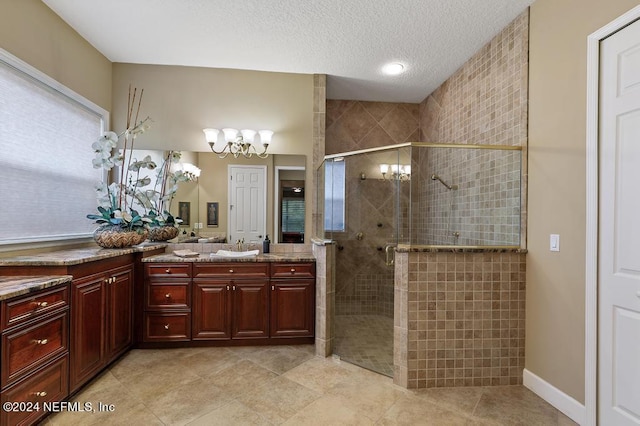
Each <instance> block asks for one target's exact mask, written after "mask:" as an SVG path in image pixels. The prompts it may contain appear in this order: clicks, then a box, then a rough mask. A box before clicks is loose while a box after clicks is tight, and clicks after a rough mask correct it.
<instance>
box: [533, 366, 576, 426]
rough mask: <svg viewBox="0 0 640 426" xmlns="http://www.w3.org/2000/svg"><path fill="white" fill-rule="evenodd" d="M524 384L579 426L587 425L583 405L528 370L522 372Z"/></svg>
mask: <svg viewBox="0 0 640 426" xmlns="http://www.w3.org/2000/svg"><path fill="white" fill-rule="evenodd" d="M522 384H523V385H524V386H525V387H526V388H528V389H530V390H531V391H532V392H533V393H535V394H536V395H538V396H539V397H540V398H542V399H544V400H545V401H547V402H548V403H549V404H551V405H553V406H554V407H556V408H557V409H558V410H559V411H561V412H562V413H563V414H564V415H565V416H567V417H569V418H570V419H571V420H573V421H574V422H576V423H578V424H579V425H584V424H585V419H586V414H587V410H586V409H585V406H584V405H583V404H581V403H579V402H578V401H576V400H575V399H573V398H572V397H570V396H569V395H567V394H566V393H564V392H562V391H561V390H560V389H558V388H556V387H554V386H553V385H551V384H550V383H548V382H546V381H544V380H543V379H541V378H540V377H538V376H536V375H535V374H533V373H532V372H531V371H529V370H527V369H526V368H525V369H524V371H523V372H522Z"/></svg>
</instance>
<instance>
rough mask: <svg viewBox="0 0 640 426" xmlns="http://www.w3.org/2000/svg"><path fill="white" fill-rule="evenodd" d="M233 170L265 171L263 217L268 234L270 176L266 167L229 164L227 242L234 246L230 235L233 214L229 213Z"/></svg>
mask: <svg viewBox="0 0 640 426" xmlns="http://www.w3.org/2000/svg"><path fill="white" fill-rule="evenodd" d="M233 168H243V169H263V170H264V216H263V217H262V228H263V229H264V233H265V234H266V233H267V208H268V205H269V203H268V200H267V189H268V188H267V187H268V185H267V179H268V176H269V173H268V168H267V166H266V165H261V164H255V165H248V164H229V165H227V242H228V243H230V244H232V243H233V241H229V233H230V232H231V213H230V212H229V207H230V205H231V170H232V169H233Z"/></svg>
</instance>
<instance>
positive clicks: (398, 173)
mask: <svg viewBox="0 0 640 426" xmlns="http://www.w3.org/2000/svg"><path fill="white" fill-rule="evenodd" d="M389 169H391V176H390V177H389V180H401V181H409V180H411V165H409V164H406V165H402V164H391V166H389V164H380V173H381V174H382V179H383V180H387V174H388V173H389Z"/></svg>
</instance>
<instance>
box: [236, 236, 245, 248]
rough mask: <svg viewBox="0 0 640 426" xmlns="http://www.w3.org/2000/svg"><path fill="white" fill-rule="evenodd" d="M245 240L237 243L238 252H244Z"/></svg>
mask: <svg viewBox="0 0 640 426" xmlns="http://www.w3.org/2000/svg"><path fill="white" fill-rule="evenodd" d="M243 245H244V238H243V239H241V240H237V241H236V251H243Z"/></svg>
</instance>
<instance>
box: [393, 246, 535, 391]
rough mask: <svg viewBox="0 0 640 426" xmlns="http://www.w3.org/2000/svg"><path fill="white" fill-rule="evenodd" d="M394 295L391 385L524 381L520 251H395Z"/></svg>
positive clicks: (522, 262)
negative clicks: (392, 371)
mask: <svg viewBox="0 0 640 426" xmlns="http://www.w3.org/2000/svg"><path fill="white" fill-rule="evenodd" d="M395 297H396V301H395V308H396V313H395V329H394V343H395V345H396V347H394V364H395V372H394V382H395V383H396V384H398V385H400V386H406V387H407V388H410V389H415V388H428V387H449V386H488V385H514V384H520V383H522V370H523V368H524V329H525V328H524V320H525V254H524V253H514V252H509V253H490V252H480V253H452V252H436V253H434V252H409V253H397V256H396V289H395ZM405 333H406V335H405ZM405 360H406V361H405ZM405 363H406V366H405ZM405 371H406V376H405Z"/></svg>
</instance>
